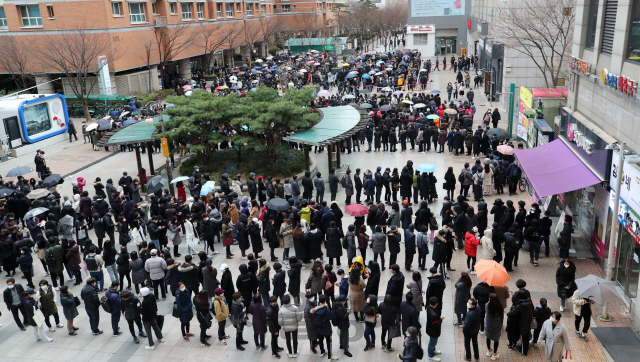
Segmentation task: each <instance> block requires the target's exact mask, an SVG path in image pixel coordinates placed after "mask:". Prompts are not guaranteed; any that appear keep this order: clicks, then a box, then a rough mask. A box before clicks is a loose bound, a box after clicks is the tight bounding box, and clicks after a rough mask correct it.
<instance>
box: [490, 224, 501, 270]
mask: <svg viewBox="0 0 640 362" xmlns="http://www.w3.org/2000/svg"><path fill="white" fill-rule="evenodd" d="M491 242H493V250H495V252H496V253H495V255H494V256H493V260H495V261H496V262H498V263H500V262H502V243H503V242H504V231H502V229H500V225H498V223H497V222H494V223H493V224H492V225H491Z"/></svg>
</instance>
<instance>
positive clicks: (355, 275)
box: [349, 268, 367, 321]
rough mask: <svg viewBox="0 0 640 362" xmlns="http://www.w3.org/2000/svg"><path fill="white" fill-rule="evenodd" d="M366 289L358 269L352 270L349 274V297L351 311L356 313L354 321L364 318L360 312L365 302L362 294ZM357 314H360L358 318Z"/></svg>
mask: <svg viewBox="0 0 640 362" xmlns="http://www.w3.org/2000/svg"><path fill="white" fill-rule="evenodd" d="M366 287H367V285H366V284H365V283H364V279H362V272H361V271H360V268H354V269H353V270H352V271H351V273H350V274H349V295H350V296H351V307H353V311H354V312H356V313H357V314H355V316H356V321H359V320H360V319H363V318H364V316H363V314H362V313H361V312H362V308H363V307H364V302H365V300H366V296H365V294H364V290H365V288H366ZM358 314H360V316H358Z"/></svg>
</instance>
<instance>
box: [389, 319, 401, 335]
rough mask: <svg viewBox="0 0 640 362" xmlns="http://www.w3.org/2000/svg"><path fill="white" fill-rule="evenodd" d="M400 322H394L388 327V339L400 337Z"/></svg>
mask: <svg viewBox="0 0 640 362" xmlns="http://www.w3.org/2000/svg"><path fill="white" fill-rule="evenodd" d="M400 335H401V334H400V323H398V322H396V323H395V324H393V325H392V326H391V327H389V339H391V338H396V337H400Z"/></svg>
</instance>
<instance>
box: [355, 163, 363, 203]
mask: <svg viewBox="0 0 640 362" xmlns="http://www.w3.org/2000/svg"><path fill="white" fill-rule="evenodd" d="M353 186H354V187H355V189H356V204H359V203H360V194H361V193H362V179H361V178H360V169H359V168H356V173H355V175H353Z"/></svg>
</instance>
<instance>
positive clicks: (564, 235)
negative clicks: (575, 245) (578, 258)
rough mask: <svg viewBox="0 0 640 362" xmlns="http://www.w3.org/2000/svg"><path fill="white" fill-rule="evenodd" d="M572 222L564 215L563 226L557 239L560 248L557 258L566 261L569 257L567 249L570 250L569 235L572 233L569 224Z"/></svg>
mask: <svg viewBox="0 0 640 362" xmlns="http://www.w3.org/2000/svg"><path fill="white" fill-rule="evenodd" d="M572 221H573V219H572V217H571V216H569V215H566V216H565V217H564V224H563V226H562V231H561V232H560V237H559V238H558V247H559V248H560V253H559V255H558V256H559V257H561V258H563V259H566V258H568V257H569V249H570V248H571V234H572V233H573V227H572V225H571V222H572Z"/></svg>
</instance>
